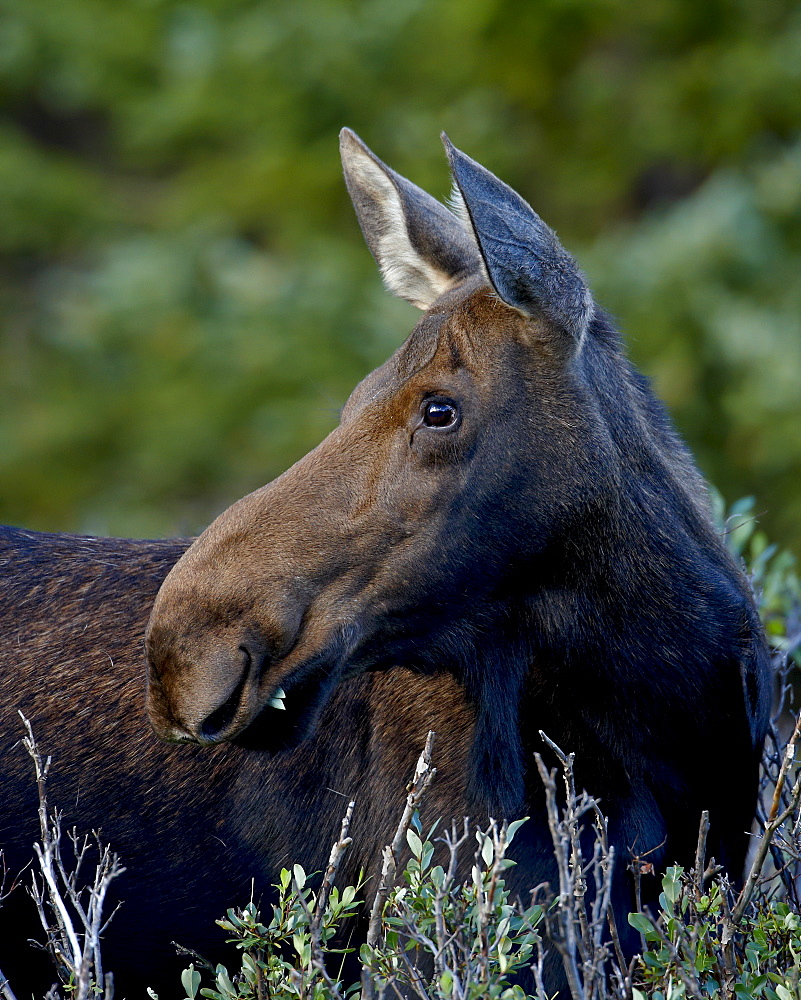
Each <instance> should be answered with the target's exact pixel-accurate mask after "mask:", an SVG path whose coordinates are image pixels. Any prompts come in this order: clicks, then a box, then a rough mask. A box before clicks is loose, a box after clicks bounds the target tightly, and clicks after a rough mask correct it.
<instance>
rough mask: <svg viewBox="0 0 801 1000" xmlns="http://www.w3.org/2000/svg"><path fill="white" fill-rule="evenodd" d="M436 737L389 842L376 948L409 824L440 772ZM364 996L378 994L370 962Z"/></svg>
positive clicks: (374, 930)
mask: <svg viewBox="0 0 801 1000" xmlns="http://www.w3.org/2000/svg"><path fill="white" fill-rule="evenodd" d="M434 738H435V734H434V732H433V731H430V732H429V734H428V736H427V738H426V744H425V747H424V749H423V752H422V753H421V754H420V757H419V759H418V761H417V767H416V768H415V772H414V777H413V778H412V780H411V782H410V783H409V785H408V786H407V795H406V806H405V808H404V810H403V815H402V816H401V819H400V822H399V823H398V826H397V829H396V830H395V836H394V837H393V839H392V843H391V844H387V846H386V847H385V848H384V850H383V853H382V866H381V880H380V882H379V885H378V888H377V889H376V894H375V898H374V899H373V906H372V910H371V912H370V924H369V926H368V930H367V944H368V946H369V947H370V948H375V947H376V946H377V945H378V943H379V941H380V940H381V916H382V914H383V912H384V904H385V903H386V901H387V896H388V895H389V892H390V890H391V889H392V887H393V886H394V885H395V878H396V875H397V870H398V860H399V858H400V854H401V850H402V848H403V844H404V841H405V838H406V831H407V830H408V828H409V824H410V823H411V821H412V816H413V815H414V811H415V809H416V808H417V806H418V804H419V802H420V799H421V798H422V797H423V795H424V794H425V791H426V789H427V788H428V786H429V785H430V784H431V782H432V781H433V780H434V775H435V774H436V773H437V769H436V768H435V767H433V766H432V763H431V755H432V752H433V749H434ZM362 996H363V998H364V1000H372V998H373V996H374V990H373V983H372V978H371V976H370V972H369V969H368V968H367V966H362Z"/></svg>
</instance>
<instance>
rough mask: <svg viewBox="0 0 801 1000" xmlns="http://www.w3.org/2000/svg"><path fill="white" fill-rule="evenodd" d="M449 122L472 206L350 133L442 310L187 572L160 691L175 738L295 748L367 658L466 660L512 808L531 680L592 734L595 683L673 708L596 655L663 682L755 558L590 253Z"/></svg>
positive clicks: (163, 611) (422, 305)
mask: <svg viewBox="0 0 801 1000" xmlns="http://www.w3.org/2000/svg"><path fill="white" fill-rule="evenodd" d="M444 142H445V147H446V150H447V153H448V157H449V160H450V166H451V171H452V174H453V179H454V196H453V206H452V208H451V209H449V208H446V207H445V206H443V205H442V204H440V203H439V202H437V201H436V200H435V199H433V198H432V197H430V196H429V195H428V194H426V193H425V192H424V191H422V190H421V189H420V188H418V187H416V186H415V185H414V184H412V183H410V182H409V181H407V180H405V179H404V178H403V177H401V176H399V175H398V174H397V173H395V172H394V171H393V170H391V169H390V168H389V167H387V166H386V165H385V164H384V163H382V162H381V160H379V159H378V158H377V157H376V156H375V155H373V153H372V152H371V151H370V150H369V149H367V147H366V146H365V145H364V144H363V143H362V142H361V140H360V139H358V138H357V136H356V135H354V134H353V133H352V132H350V131H348V130H344V131H343V132H342V135H341V149H342V160H343V165H344V171H345V179H346V182H347V186H348V190H349V192H350V195H351V198H352V200H353V203H354V206H355V208H356V213H357V216H358V219H359V222H360V225H361V227H362V230H363V232H364V236H365V238H366V241H367V244H368V246H369V248H370V250H371V251H372V253H373V256H374V257H375V259H376V261H377V263H378V265H379V268H380V270H381V273H382V275H383V278H384V281H385V283H386V285H387V287H388V288H389V289H390V291H392V292H393V293H395V294H396V295H399V296H402V297H403V298H405V299H407V300H409V301H410V302H412V303H413V304H414V305H415V306H417V307H418V308H419V309H421V310H423V316H422V318H421V320H420V322H419V323H418V324H417V326H416V327H415V328H414V330H413V331H412V333H411V334H410V336H409V337H408V339H407V340H406V342H405V343H404V344H403V345H402V346H401V347H400V349H399V350H398V351H397V352H396V353H395V354H394V355H393V356H392V357H391V358H390V359H389V360H388V361H387V362H386V363H385V364H384V365H382V366H381V367H380V368H378V369H377V370H376V371H374V372H373V373H372V374H370V375H368V376H367V377H366V378H365V379H364V381H363V382H361V383H360V384H359V385H358V386H357V387H356V389H355V390H354V392H353V394H352V395H351V397H350V399H349V400H348V401H347V403H346V405H345V406H344V408H343V410H342V415H341V420H340V423H339V425H338V426H337V427H336V429H335V430H333V431H332V432H331V434H329V435H328V437H327V438H326V439H325V440H324V441H323V442H322V443H321V444H320V445H319V446H318V447H317V448H315V449H314V450H313V451H311V452H310V453H309V454H308V455H306V456H305V457H304V458H302V459H301V460H300V461H299V462H298V463H297V464H296V465H294V466H293V467H292V468H290V469H289V470H288V471H287V472H285V473H284V474H283V475H281V476H280V477H279V478H277V479H276V480H274V481H273V482H271V483H269V484H268V485H266V486H264V487H262V488H261V489H258V490H256V491H255V492H254V493H251V494H250V495H249V496H246V497H244V498H243V499H242V500H239V501H238V502H237V503H235V504H233V506H231V507H230V508H229V509H228V510H226V511H225V512H224V513H223V514H221V515H220V516H219V517H218V518H217V519H216V520H215V521H214V522H213V523H212V524H211V525H210V527H209V528H207V529H206V531H204V532H203V534H202V535H201V536H200V537H199V538H198V539H197V540H196V541H195V542H194V543H193V544H192V546H191V547H190V548H189V549H188V551H187V552H186V554H185V555H184V556H183V557H182V558H181V559H180V560H179V561H178V563H177V564H176V566H175V567H174V569H173V570H172V571H171V572H170V574H169V576H168V577H167V579H166V580H165V582H164V584H163V586H162V587H161V590H160V592H159V594H158V598H157V600H156V602H155V606H154V608H153V612H152V616H151V619H150V624H149V628H148V633H147V654H148V659H149V665H150V666H149V693H148V709H149V714H150V718H151V720H152V724H153V727H154V729H155V731H156V733H157V734H158V735H159V736H161V737H163V738H165V739H167V740H174V741H191V742H196V743H216V742H220V741H237V742H240V743H244V744H245V745H246V746H252V747H259V748H263V749H268V750H280V749H282V748H285V747H290V746H294V745H296V744H297V743H298V742H299V741H301V740H302V739H304V738H305V737H306V736H308V735H309V733H310V732H311V731H312V729H313V728H314V726H315V723H316V722H317V721H318V719H319V716H320V712H321V710H322V707H323V706H324V704H325V703H326V701H327V699H328V697H329V696H330V694H331V692H332V690H333V689H334V688H335V686H337V685H339V684H340V683H341V682H343V681H344V680H345V679H347V678H348V677H351V676H353V675H355V674H357V673H360V672H362V671H366V670H378V669H391V668H393V667H394V666H397V665H404V666H411V667H413V668H414V669H417V670H420V671H449V672H450V673H451V674H453V675H455V677H456V678H457V679H458V681H459V683H460V684H461V685H462V686H463V688H464V690H465V692H466V697H467V698H468V700H469V701H470V702H471V703H472V704H474V705H475V710H476V740H475V745H476V747H477V748H479V749H477V750H476V757H475V760H474V762H473V767H474V770H477V771H479V772H481V773H483V774H485V775H486V774H489V773H493V771H494V772H495V773H498V771H499V762H502V767H501V768H500V771H501V772H502V774H503V779H499V781H498V782H496V786H498V788H499V790H496V802H497V808H498V809H500V810H504V811H505V812H506V814H507V815H509V814H510V813H513V812H514V810H515V809H518V808H521V807H522V801H523V799H522V795H523V793H522V791H521V789H522V783H523V770H524V767H525V764H524V762H523V755H522V754H521V752H520V746H521V744H520V725H519V714H520V712H521V704H522V701H521V699H523V698H524V697H525V698H528V699H529V700H532V699H533V700H535V701H536V700H537V699H538V698H539V699H540V701H539V704H540V706H541V707H543V706H544V708H545V709H547V708H548V706H550V709H551V710H552V714H553V717H554V718H555V719H556V718H557V717H559V718H562V722H561V723H559V724H560V726H561V729H562V732H573V733H574V734H575V732H577V730H576V727H575V726H572V725H570V724H568V723H567V722H565V721H564V718H565V709H564V705H565V704H566V696H565V694H564V691H565V687H566V686H567V687H569V686H570V685H571V684H574V685H576V689H578V686H582V689H583V691H584V694H585V695H586V696H587V698H588V705H587V706H585V708H582V710H581V711H582V712H584V714H585V716H586V715H587V713H589V714H592V713H593V712H595V713H596V714H597V716H598V721H597V725H596V724H595V723H593V724H592V725H593V726H594V727H595V728H594V730H593V731H594V732H603V731H604V727H605V726H607V728H608V719H609V717H610V714H611V713H613V712H614V711H616V710H617V709H619V708H620V706H621V705H628V706H629V708H630V709H631V710H632V711H643V712H649V711H651V710H652V709H653V710H654V711H657V713H658V711H659V710H658V709H654V703H653V702H652V700H651V696H650V695H649V694H648V693H647V692H646V693H643V691H642V676H641V674H638V673H637V671H636V670H635V671H631V670H630V669H629V670H628V672H627V673H626V674H625V676H624V675H623V674H621V675H620V676H615V674H614V669H613V668H612V667H611V666H608V664H607V665H606V666H604V667H603V670H605V671H606V680H605V684H604V687H603V691H604V694H603V696H601V695H600V694H599V692H600V690H601V688H600V686H599V684H598V683H595V684H594V685H590V687H589V688H588V687H587V684H586V683H585V680H586V671H587V669H588V668H587V664H588V663H593V664H596V663H604V664H606V663H607V660H608V661H609V663H611V662H612V661H615V662H620V663H626V664H631V663H632V662H638V661H639V662H641V663H642V664H643V668H644V669H645V670H647V671H648V672H649V676H650V677H651V679H653V680H654V682H655V683H656V685H657V687H659V684H660V677H663V676H666V675H667V672H669V671H672V670H673V669H674V667H675V658H676V656H681V655H684V653H683V652H682V646H684V647H686V648H688V649H689V648H690V647H691V646H693V643H695V645H694V646H693V649H695V650H696V652H695V653H693V654H692V655H697V656H698V657H703V656H704V655H706V652H705V650H706V646H705V642H706V640H702V639H699V638H698V637H697V635H696V634H695V633H697V625H696V620H695V618H694V617H693V616H694V615H696V614H700V613H701V611H702V606H705V605H706V604H709V605H710V606H711V605H713V604H715V603H716V602H717V603H720V601H719V600H718V599H719V597H720V594H719V592H718V591H715V588H714V587H710V586H709V585H708V580H709V575H710V572H711V573H713V575H714V574H716V575H717V576H716V578H717V577H719V576H721V574H722V576H723V577H726V575H727V574H728V575H729V576H731V575H732V574H734V570H733V567H731V565H730V563H728V562H727V558H726V556H725V554H724V553H723V551H722V548H721V546H720V544H719V542H718V541H717V539H715V538H714V537H713V533H712V530H711V527H710V525H709V519H708V516H707V513H706V498H705V491H704V487H703V483H702V480H701V479H700V476H699V475H698V473H697V472H696V470H695V467H694V465H693V463H692V460H691V459H690V457H689V454H688V452H687V451H686V449H685V448H684V446H683V444H682V443H681V442H680V441H679V440H678V438H677V437H676V435H675V434H674V432H673V431H672V429H671V427H670V425H669V423H668V421H667V419H666V417H665V415H664V413H663V411H662V409H661V407H660V405H659V404H658V403H657V401H656V400H655V399H654V398H653V396H652V395H651V394H650V391H649V390H648V388H647V384H646V383H645V381H644V380H643V379H642V378H641V377H640V376H639V375H637V374H636V372H634V371H633V369H632V368H631V366H630V365H629V363H628V362H627V361H626V360H625V358H624V356H623V354H622V351H621V348H620V346H619V342H618V338H617V335H616V334H615V333H614V331H613V330H612V328H611V326H610V325H609V323H608V321H607V319H606V318H605V316H604V315H603V313H602V312H601V311H600V310H599V309H597V308H596V306H595V305H594V303H593V299H592V297H591V295H590V292H589V290H588V287H587V284H586V282H585V279H584V277H583V276H582V274H581V272H580V270H579V268H578V266H577V265H576V262H575V261H574V259H573V258H572V257H571V256H570V254H568V253H567V252H566V251H565V250H564V248H563V247H562V246H561V244H560V243H559V241H558V240H557V238H556V235H555V233H554V232H553V231H552V230H551V229H549V228H548V226H547V225H545V223H544V222H543V221H542V220H541V219H540V218H539V216H538V215H537V214H536V213H535V212H534V210H533V209H532V208H531V207H530V206H529V205H528V204H527V203H526V202H525V201H524V200H523V198H521V197H520V196H519V195H518V194H516V193H515V192H514V191H513V190H512V189H511V188H509V187H508V186H507V185H505V184H504V183H502V182H501V181H500V180H499V179H498V178H496V177H495V176H494V175H493V174H491V173H490V172H489V171H487V170H486V169H484V168H483V167H482V166H480V165H479V164H478V163H476V162H474V161H473V160H472V159H470V158H469V157H468V156H466V155H465V154H464V153H462V152H460V151H459V150H457V149H455V148H454V147H453V146H452V145H451V144H450V142H449V141H448V140H447V138H445V139H444ZM699 553H703V556H700V555H699ZM710 565H713V567H714V568H713V570H710V568H709V567H710ZM677 567H679V568H680V571H678V572H677ZM735 575H736V574H735ZM704 581H706V582H704ZM738 586H739V585H736V586H735V588H734V589H735V590H736V589H737V587H738ZM713 591H714V593H713ZM715 595H717V596H715ZM737 614H738V612H737V611H736V610H735V609H734V605H732V608H731V609H730V610H729V611H727V612H726V613H725V614H724V615H723V617H722V618H719V625H716V626H715V628H716V629H718V630H719V633H720V634H725V633H726V631H727V630H728V632H729V633H732V634H734V633H736V632H737V629H738V628H739V627H740V626H739V625H737V624H736V622H735V619H736V618H737ZM657 628H658V629H661V632H660V636H659V643H660V644H661V646H660V648H661V649H662V653H658V652H655V649H656V645H657V643H656V642H655V641H654V629H657ZM649 630H650V631H649ZM690 636H692V639H691V638H690ZM718 637H719V635H718V632H715V634H714V635H710V636H709V638H708V644H709V647H710V648H712V647H713V646H714V645H715V643H716V642H718ZM677 648H678V649H679V652H678V653H677V652H676V649H677ZM706 651H708V650H706ZM534 664H536V668H534V667H533V665H534ZM582 671H583V672H584V673H582ZM738 683H739V681H738ZM638 685H639V686H640V689H639V690H638ZM557 689H558V690H559V691H561V692H562V694H560V695H559V696H558V697H557V695H556V694H555V693H554V692H556V691H557ZM739 690H740V691H742V688H739ZM635 691H637V695H636V698H635V696H634V692H635ZM560 698H561V701H560V700H559V699H560ZM604 699H605V700H604ZM601 702H603V703H604V705H603V707H602V706H601ZM560 705H561V706H562V707H561V708H560V707H559V706H560ZM635 705H637V706H640V708H634V707H633V706H635ZM282 706H283V708H284V710H283V711H281V710H280V709H281V707H282ZM643 706H644V707H643ZM605 713H606V714H605ZM554 724H556V722H555V723H554ZM640 728H641V729H643V730H647V729H648V725H646V724H644V725H643V726H642V727H640ZM594 738H595V737H593V739H594ZM643 738H644V737H643ZM611 742H613V743H615V740H612V741H611ZM636 742H637V741H636V740H634V741H633V743H634V744H636ZM617 743H619V741H617ZM617 743H616V745H617ZM588 745H591V744H588ZM615 752H618V751H615ZM619 752H620V753H622V751H619ZM636 752H637V751H636V746H634V748H633V749H632V753H634V754H636ZM638 766H639V765H638ZM621 767H623V766H622V765H621ZM623 770H625V768H623ZM621 773H622V772H621Z"/></svg>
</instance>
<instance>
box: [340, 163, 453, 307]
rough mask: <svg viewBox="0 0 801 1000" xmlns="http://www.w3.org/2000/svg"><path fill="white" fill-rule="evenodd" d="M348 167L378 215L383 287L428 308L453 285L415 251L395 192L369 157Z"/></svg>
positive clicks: (379, 261)
mask: <svg viewBox="0 0 801 1000" xmlns="http://www.w3.org/2000/svg"><path fill="white" fill-rule="evenodd" d="M349 168H350V170H351V173H352V175H353V177H354V180H356V182H357V183H358V184H359V185H360V186H361V187H362V189H363V190H364V191H366V192H368V193H369V194H370V196H371V197H372V199H373V200H374V202H375V205H376V210H377V212H378V215H379V219H378V220H377V222H378V239H377V245H376V248H375V253H376V258H377V260H378V266H379V267H380V269H381V276H382V277H383V279H384V283H385V284H386V286H387V288H388V289H389V290H390V291H391V292H392V293H393V294H394V295H398V296H400V298H402V299H406V300H407V301H408V302H411V303H412V305H414V306H417V308H418V309H428V307H429V306H430V305H431V304H432V303H433V302H434V301H435V300H436V299H438V298H439V297H440V295H442V294H443V293H444V292H447V291H448V289H450V288H452V287H453V285H454V280H453V278H452V276H451V275H449V274H447V273H446V272H445V271H443V270H441V269H440V268H438V267H437V266H436V265H435V264H433V263H431V261H428V260H426V259H425V258H424V257H422V256H421V255H420V254H419V253H418V252H417V250H416V249H415V247H414V245H413V243H412V241H411V238H410V236H409V230H408V228H407V225H406V215H405V213H404V210H403V203H402V201H401V197H400V194H399V193H398V189H397V188H396V187H395V185H394V184H393V183H392V181H391V180H390V178H389V177H388V176H387V175H386V174H385V173H384V171H383V170H382V169H381V167H380V166H379V165H378V164H377V163H375V162H374V161H373V160H372V159H371V158H370V157H369V156H366V155H362V156H358V157H352V158H351V159H350V161H349Z"/></svg>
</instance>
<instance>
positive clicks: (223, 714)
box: [199, 657, 250, 743]
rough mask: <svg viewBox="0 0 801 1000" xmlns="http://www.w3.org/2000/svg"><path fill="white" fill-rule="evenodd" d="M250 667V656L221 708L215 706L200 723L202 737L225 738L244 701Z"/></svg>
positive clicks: (207, 738)
mask: <svg viewBox="0 0 801 1000" xmlns="http://www.w3.org/2000/svg"><path fill="white" fill-rule="evenodd" d="M249 668H250V659H249V657H248V665H247V666H246V667H245V669H244V670H243V671H242V676H241V677H240V678H239V683H238V684H237V686H236V687H235V688H234V690H233V691H232V692H231V694H230V695H229V696H228V698H227V699H226V700H225V701H224V702H223V703H222V705H220V707H219V708H215V709H214V711H213V712H211V713H210V714H209V715H207V716H206V718H205V719H204V720H203V722H202V723H201V724H200V729H199V734H200V737H201V739H203V740H205V741H207V742H209V743H216V742H218V741H219V740H222V739H225V734H226V732H227V730H228V728H229V727H230V725H231V723H232V722H233V721H234V717H235V716H236V713H237V709H238V708H239V704H240V702H241V701H242V692H243V691H244V689H245V684H246V683H247V680H248V677H249V675H250V669H249Z"/></svg>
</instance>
